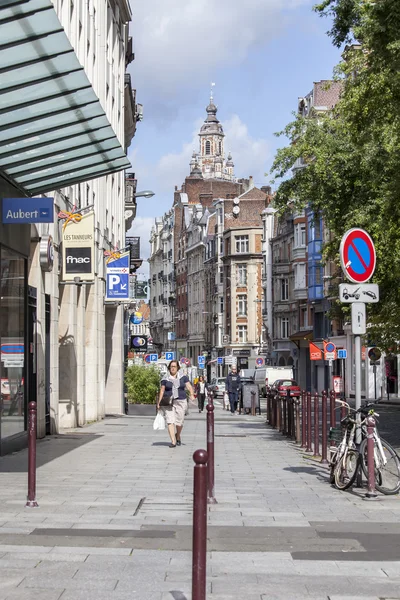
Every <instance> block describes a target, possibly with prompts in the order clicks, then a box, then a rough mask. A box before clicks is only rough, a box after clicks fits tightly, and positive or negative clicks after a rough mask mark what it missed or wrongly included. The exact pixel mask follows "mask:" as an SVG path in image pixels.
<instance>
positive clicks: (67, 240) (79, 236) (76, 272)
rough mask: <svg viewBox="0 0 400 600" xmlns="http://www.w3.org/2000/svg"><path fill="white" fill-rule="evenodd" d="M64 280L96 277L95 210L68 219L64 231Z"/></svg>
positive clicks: (89, 279)
mask: <svg viewBox="0 0 400 600" xmlns="http://www.w3.org/2000/svg"><path fill="white" fill-rule="evenodd" d="M62 261H63V280H64V281H73V280H74V279H75V277H79V278H80V279H81V280H82V281H93V279H94V212H93V211H90V212H86V213H83V214H82V215H80V218H79V220H78V219H76V221H74V220H71V221H68V222H67V224H66V226H65V227H63V231H62Z"/></svg>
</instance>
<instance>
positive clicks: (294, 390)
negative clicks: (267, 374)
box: [271, 379, 301, 398]
mask: <svg viewBox="0 0 400 600" xmlns="http://www.w3.org/2000/svg"><path fill="white" fill-rule="evenodd" d="M288 390H290V396H291V397H292V398H300V394H301V390H300V386H299V385H297V381H295V380H294V379H277V380H276V381H275V382H274V383H273V384H272V386H271V391H272V393H274V394H275V395H276V396H280V397H281V398H286V397H287V391H288Z"/></svg>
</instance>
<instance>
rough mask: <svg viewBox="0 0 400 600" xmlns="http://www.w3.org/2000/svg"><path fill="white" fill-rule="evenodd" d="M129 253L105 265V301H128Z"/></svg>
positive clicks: (124, 253)
mask: <svg viewBox="0 0 400 600" xmlns="http://www.w3.org/2000/svg"><path fill="white" fill-rule="evenodd" d="M129 258H130V255H129V252H123V253H122V254H121V256H120V257H119V258H116V259H114V260H110V262H108V263H107V265H106V300H114V301H116V300H128V299H129Z"/></svg>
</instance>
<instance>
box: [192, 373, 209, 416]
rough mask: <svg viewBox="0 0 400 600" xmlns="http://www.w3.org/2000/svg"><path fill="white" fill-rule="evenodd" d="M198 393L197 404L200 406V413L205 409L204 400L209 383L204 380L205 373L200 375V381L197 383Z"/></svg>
mask: <svg viewBox="0 0 400 600" xmlns="http://www.w3.org/2000/svg"><path fill="white" fill-rule="evenodd" d="M195 389H196V394H197V405H198V407H199V413H201V412H203V410H204V401H205V399H206V389H207V384H206V382H205V381H204V377H203V375H200V377H199V381H198V382H197V384H196V388H195Z"/></svg>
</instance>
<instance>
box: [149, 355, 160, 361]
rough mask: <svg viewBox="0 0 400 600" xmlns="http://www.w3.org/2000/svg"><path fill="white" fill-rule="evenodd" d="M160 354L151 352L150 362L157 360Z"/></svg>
mask: <svg viewBox="0 0 400 600" xmlns="http://www.w3.org/2000/svg"><path fill="white" fill-rule="evenodd" d="M157 361H158V354H150V362H157Z"/></svg>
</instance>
